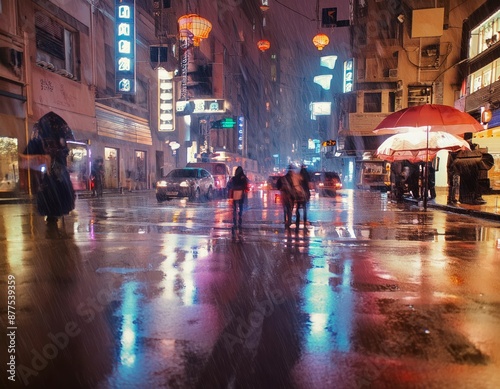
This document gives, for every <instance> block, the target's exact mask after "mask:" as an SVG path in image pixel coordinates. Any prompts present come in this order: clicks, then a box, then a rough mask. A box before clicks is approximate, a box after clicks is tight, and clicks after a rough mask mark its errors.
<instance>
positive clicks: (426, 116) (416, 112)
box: [373, 104, 484, 135]
mask: <svg viewBox="0 0 500 389" xmlns="http://www.w3.org/2000/svg"><path fill="white" fill-rule="evenodd" d="M418 128H420V129H423V130H427V131H443V132H448V133H450V134H455V135H458V134H465V133H466V132H478V131H482V130H484V128H483V127H482V126H481V124H480V123H479V122H478V121H477V120H476V119H474V118H473V117H472V116H471V115H469V114H468V113H467V112H462V111H459V110H458V109H456V108H453V107H449V106H447V105H440V104H423V105H416V106H413V107H408V108H404V109H402V110H400V111H397V112H394V113H392V114H390V115H389V116H387V117H386V118H385V119H384V120H382V121H381V122H380V124H379V125H378V126H377V127H376V128H375V129H374V130H373V132H375V133H376V134H396V133H399V132H408V131H414V130H415V129H418Z"/></svg>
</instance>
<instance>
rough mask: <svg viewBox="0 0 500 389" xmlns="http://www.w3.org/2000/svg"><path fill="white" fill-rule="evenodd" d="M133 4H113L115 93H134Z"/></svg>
mask: <svg viewBox="0 0 500 389" xmlns="http://www.w3.org/2000/svg"><path fill="white" fill-rule="evenodd" d="M134 9H135V2H134V0H116V2H115V91H116V93H118V94H120V93H121V94H134V93H135V11H134Z"/></svg>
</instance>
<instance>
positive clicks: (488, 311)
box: [0, 190, 500, 389]
mask: <svg viewBox="0 0 500 389" xmlns="http://www.w3.org/2000/svg"><path fill="white" fill-rule="evenodd" d="M275 195H276V193H275V192H254V193H253V196H252V197H251V198H250V199H249V201H248V205H247V209H246V210H245V213H244V216H243V219H244V226H243V231H242V233H241V234H238V235H237V236H235V237H233V236H232V234H231V229H230V227H231V219H232V216H231V210H230V205H229V201H228V200H213V201H210V202H201V203H191V202H189V201H185V200H172V201H170V202H165V203H161V204H158V203H157V202H156V200H155V197H154V193H152V192H145V193H141V194H128V195H113V196H109V197H105V198H104V199H79V200H77V208H76V210H75V211H74V212H72V214H71V215H69V216H67V217H65V218H64V221H59V223H58V225H57V226H47V225H45V223H44V221H43V219H42V218H41V217H40V216H38V215H37V214H36V211H35V207H34V206H33V205H31V204H18V205H16V204H11V205H2V206H0V289H1V292H0V299H1V301H0V313H1V316H0V318H1V333H0V363H1V366H2V370H1V371H0V383H1V387H2V388H18V387H28V388H98V389H105V388H209V389H210V388H454V389H456V388H492V389H493V388H498V387H500V244H499V243H498V242H499V239H500V224H499V223H495V222H491V221H486V220H481V219H475V218H471V217H468V216H463V215H458V214H453V213H446V212H443V211H440V210H432V209H428V210H427V211H423V210H421V209H419V208H418V207H417V206H415V205H412V204H394V203H391V202H389V201H388V199H387V196H386V194H381V193H378V192H361V191H347V190H346V191H343V192H342V193H341V194H339V195H338V196H337V197H335V198H319V197H314V198H313V199H312V201H311V204H310V211H309V214H310V220H311V225H310V226H309V232H308V233H304V231H302V230H301V231H300V232H299V233H297V234H296V233H295V232H294V231H292V232H291V233H286V232H285V230H284V228H283V225H282V223H281V222H282V218H283V216H282V210H281V206H280V204H279V203H277V202H276V198H275ZM14 364H15V366H16V369H13V366H14Z"/></svg>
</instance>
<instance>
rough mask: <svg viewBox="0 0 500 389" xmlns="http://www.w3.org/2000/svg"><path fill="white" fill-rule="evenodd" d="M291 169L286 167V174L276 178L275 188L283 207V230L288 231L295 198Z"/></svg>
mask: <svg viewBox="0 0 500 389" xmlns="http://www.w3.org/2000/svg"><path fill="white" fill-rule="evenodd" d="M293 174H294V172H293V167H292V166H289V167H288V172H287V173H286V174H285V175H284V176H281V177H280V178H278V181H277V183H276V188H277V189H278V190H279V191H280V192H281V204H282V206H283V216H284V222H285V229H286V230H288V229H290V225H291V224H292V213H293V206H294V202H295V196H294V193H293Z"/></svg>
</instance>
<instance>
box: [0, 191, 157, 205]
mask: <svg viewBox="0 0 500 389" xmlns="http://www.w3.org/2000/svg"><path fill="white" fill-rule="evenodd" d="M151 191H154V189H142V190H134V191H132V192H129V191H127V190H123V192H122V191H120V190H119V189H108V190H106V189H105V190H104V192H103V197H112V196H131V195H140V194H146V193H150V192H151ZM8 196H9V195H6V196H5V197H3V196H1V195H0V205H2V204H29V203H34V202H35V201H36V198H35V195H31V196H30V195H28V194H18V195H12V196H11V197H8ZM92 198H95V197H94V196H92V192H90V191H77V192H76V199H77V200H78V199H92Z"/></svg>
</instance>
